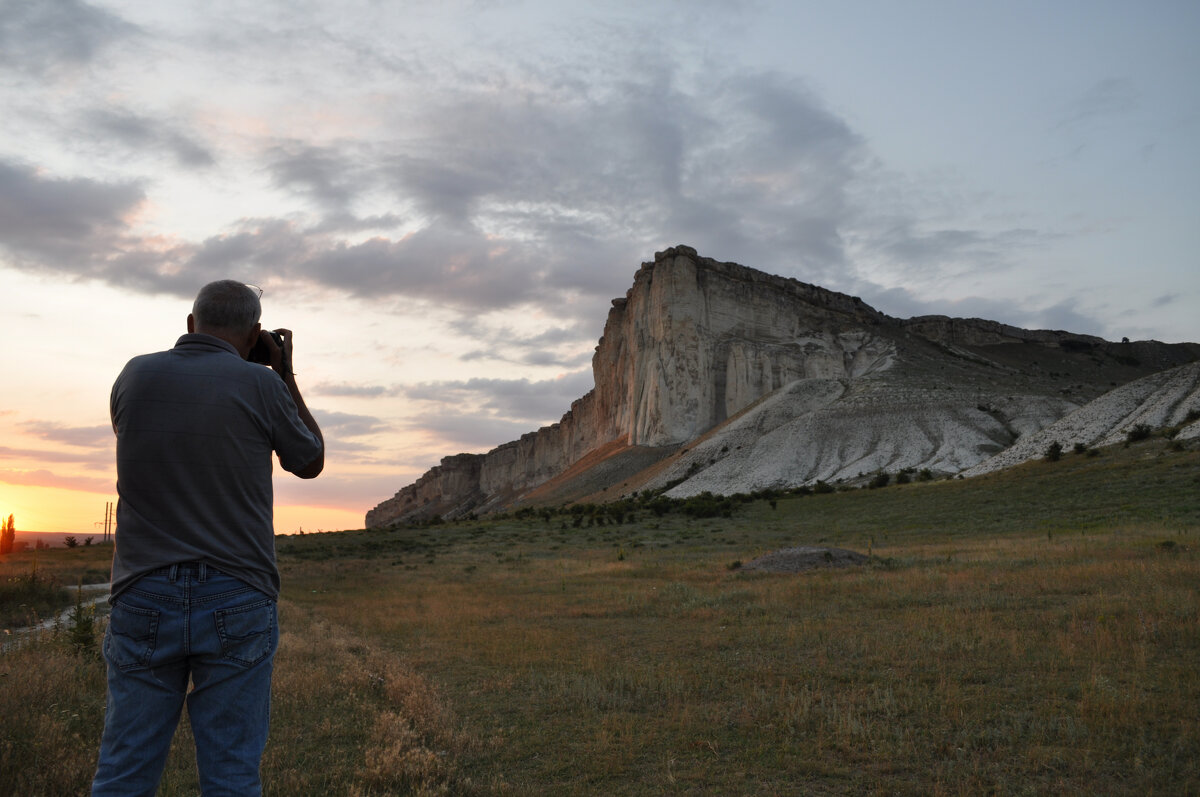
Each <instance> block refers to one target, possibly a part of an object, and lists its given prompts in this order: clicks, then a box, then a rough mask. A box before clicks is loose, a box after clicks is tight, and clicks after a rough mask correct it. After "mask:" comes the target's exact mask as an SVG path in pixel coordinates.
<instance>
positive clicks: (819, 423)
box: [366, 246, 1200, 528]
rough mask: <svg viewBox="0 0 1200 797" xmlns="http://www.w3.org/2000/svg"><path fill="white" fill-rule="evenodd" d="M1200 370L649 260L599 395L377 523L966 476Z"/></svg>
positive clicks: (752, 276)
mask: <svg viewBox="0 0 1200 797" xmlns="http://www.w3.org/2000/svg"><path fill="white" fill-rule="evenodd" d="M1198 357H1200V346H1195V345H1194V344H1178V345H1175V346H1169V345H1166V344H1161V343H1156V342H1153V341H1150V342H1142V343H1138V344H1113V343H1109V342H1107V341H1104V340H1103V339H1101V338H1097V337H1092V336H1086V335H1075V334H1071V333H1068V332H1059V331H1047V330H1024V329H1019V328H1016V327H1012V326H1008V325H1004V324H999V323H996V322H993V321H986V320H981V319H955V318H946V317H942V316H924V317H920V318H913V319H908V320H900V319H895V318H891V317H889V316H887V315H884V314H883V313H880V312H879V311H877V310H875V309H873V308H871V307H869V306H868V305H866V304H865V303H864V302H863V301H862V300H861V299H858V298H856V297H853V296H848V295H845V294H840V293H835V292H833V291H828V290H825V289H823V288H819V287H817V286H814V285H809V284H806V283H802V282H799V281H797V280H794V279H788V278H784V277H778V276H772V275H769V274H765V273H763V272H760V271H756V270H754V269H750V268H746V267H744V266H740V265H738V264H736V263H722V262H718V261H715V260H712V259H709V258H702V257H700V256H698V255H697V253H696V252H695V250H693V249H691V248H690V247H686V246H678V247H674V248H671V249H668V250H666V251H664V252H659V253H656V254H655V258H654V261H653V262H651V263H644V264H642V267H641V268H640V270H639V271H638V272H637V274H636V275H635V277H634V281H633V286H632V287H631V288H630V289H629V291H628V292H627V293H626V295H625V297H624V298H621V299H615V300H614V301H613V303H612V308H611V309H610V310H609V314H608V319H607V321H606V323H605V327H604V335H603V337H602V338H601V339H600V342H599V345H598V346H597V347H596V352H595V355H594V356H593V358H592V371H593V375H594V378H595V388H594V389H593V390H592V391H591V392H589V393H588V394H587V395H585V396H583V397H582V398H580V399H578V400H577V401H575V402H574V403H573V404H572V406H571V408H570V410H569V411H568V412H567V413H566V414H565V415H564V416H563V417H562V419H561V420H560V421H559V422H558V423H556V424H553V425H551V426H548V427H545V428H543V429H539V430H538V431H536V432H531V433H529V434H526V435H523V436H522V437H521V439H519V440H516V441H514V442H512V443H507V444H505V445H502V446H500V447H498V448H496V449H494V450H492V451H489V452H487V453H486V454H459V455H457V456H453V457H446V458H445V459H443V460H442V462H441V464H440V465H439V466H438V467H435V468H433V469H432V470H430V471H429V472H428V473H426V474H425V475H424V476H422V477H421V478H420V479H418V480H417V482H415V483H414V484H411V485H409V486H407V487H405V488H403V489H401V490H400V491H399V492H398V493H397V494H396V495H395V496H394V497H393V498H391V499H388V500H387V501H384V502H383V503H381V504H380V505H379V506H377V507H375V508H374V509H372V510H371V511H370V512H368V513H367V518H366V525H367V527H368V528H374V527H380V526H386V525H389V524H391V523H395V522H401V521H407V520H418V519H423V518H428V517H431V516H433V515H441V516H443V517H458V516H462V515H466V514H468V513H471V512H487V511H491V510H494V509H498V508H502V507H507V506H512V505H515V504H517V503H521V502H538V501H542V502H562V501H568V500H574V499H579V498H583V497H588V498H589V500H605V499H609V498H616V497H618V496H619V495H621V494H623V493H628V492H631V491H633V490H638V489H662V488H667V487H669V488H670V489H671V492H670V494H671V495H678V496H683V495H690V494H693V493H697V492H701V491H703V490H710V491H712V492H715V493H732V492H742V491H750V490H755V489H763V488H766V487H780V486H795V485H800V484H805V483H809V482H812V481H816V480H818V479H822V480H826V481H830V480H853V479H855V478H861V477H862V476H864V475H866V474H870V473H872V472H874V471H878V470H880V469H887V470H893V471H894V470H899V469H901V468H930V469H932V470H935V471H937V472H939V473H957V472H960V471H963V470H965V469H968V468H971V467H973V466H976V465H978V464H979V463H981V462H983V461H984V460H986V459H988V458H989V457H991V456H993V455H994V454H996V453H997V452H999V451H1002V450H1004V449H1007V448H1008V447H1009V446H1011V445H1012V444H1013V443H1014V442H1016V441H1017V440H1018V439H1021V438H1023V437H1025V436H1027V435H1030V434H1032V433H1035V432H1037V431H1038V430H1040V429H1042V428H1044V427H1046V426H1048V425H1049V424H1051V423H1053V422H1055V421H1057V420H1058V419H1059V418H1062V417H1063V416H1064V415H1066V414H1067V413H1069V412H1071V411H1072V410H1075V409H1076V408H1077V407H1079V406H1081V405H1082V404H1084V403H1086V402H1087V401H1090V400H1091V399H1094V398H1096V397H1097V396H1099V395H1100V394H1102V393H1103V392H1105V391H1106V390H1108V389H1109V388H1110V387H1111V386H1112V385H1114V384H1122V383H1124V382H1128V381H1130V380H1132V379H1136V378H1139V377H1142V376H1145V375H1147V374H1149V373H1152V372H1154V371H1157V370H1160V369H1161V368H1165V367H1169V366H1172V365H1178V364H1180V363H1184V362H1190V361H1192V360H1195V359H1197V358H1198Z"/></svg>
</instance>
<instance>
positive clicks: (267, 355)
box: [246, 329, 283, 365]
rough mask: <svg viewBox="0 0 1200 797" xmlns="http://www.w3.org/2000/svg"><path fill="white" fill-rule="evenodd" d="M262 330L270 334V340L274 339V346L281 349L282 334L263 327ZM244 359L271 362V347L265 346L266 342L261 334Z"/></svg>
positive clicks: (264, 363) (264, 362)
mask: <svg viewBox="0 0 1200 797" xmlns="http://www.w3.org/2000/svg"><path fill="white" fill-rule="evenodd" d="M263 332H266V333H267V334H268V335H270V336H271V340H273V341H275V345H276V346H278V347H279V348H281V349H282V348H283V335H280V334H279V333H278V332H276V331H274V330H272V329H264V330H263ZM246 359H247V360H249V361H250V362H252V363H262V364H263V365H270V364H271V349H270V348H268V347H267V344H266V342H265V341H264V340H263V338H262V336H261V335H260V336H259V338H258V341H257V342H256V343H255V344H254V348H252V349H251V350H250V355H249V356H248V357H247V358H246Z"/></svg>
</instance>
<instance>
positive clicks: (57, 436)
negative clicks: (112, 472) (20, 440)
mask: <svg viewBox="0 0 1200 797" xmlns="http://www.w3.org/2000/svg"><path fill="white" fill-rule="evenodd" d="M21 428H22V429H24V430H25V431H26V432H27V433H29V434H31V435H33V436H35V437H39V438H41V439H43V440H49V441H51V442H54V443H62V444H65V445H69V446H80V447H83V448H96V447H103V448H108V447H110V446H112V445H113V440H114V437H113V429H112V426H110V425H108V424H105V425H103V426H64V425H62V424H60V423H55V422H53V421H26V422H24V423H22V424H21Z"/></svg>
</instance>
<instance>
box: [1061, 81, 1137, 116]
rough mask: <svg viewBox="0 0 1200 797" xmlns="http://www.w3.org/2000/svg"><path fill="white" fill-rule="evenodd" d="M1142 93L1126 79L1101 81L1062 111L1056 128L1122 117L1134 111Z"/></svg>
mask: <svg viewBox="0 0 1200 797" xmlns="http://www.w3.org/2000/svg"><path fill="white" fill-rule="evenodd" d="M1140 104H1141V92H1139V91H1138V90H1137V88H1136V87H1135V86H1134V85H1133V83H1132V82H1130V81H1129V80H1127V79H1125V78H1113V77H1110V78H1104V79H1103V80H1099V81H1097V82H1096V83H1094V84H1092V85H1091V86H1089V87H1088V89H1087V90H1086V91H1085V92H1083V94H1081V95H1080V96H1079V97H1077V98H1076V99H1075V100H1074V101H1072V102H1071V103H1069V104H1068V105H1067V106H1066V108H1064V109H1063V112H1062V117H1061V119H1060V120H1059V122H1058V125H1057V126H1058V127H1059V128H1064V127H1075V126H1077V125H1081V124H1086V123H1090V122H1092V121H1095V120H1097V119H1102V118H1105V117H1111V116H1122V115H1125V114H1128V113H1131V112H1133V111H1136V110H1137V109H1138V107H1139V105H1140Z"/></svg>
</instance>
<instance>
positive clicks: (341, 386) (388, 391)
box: [310, 382, 404, 398]
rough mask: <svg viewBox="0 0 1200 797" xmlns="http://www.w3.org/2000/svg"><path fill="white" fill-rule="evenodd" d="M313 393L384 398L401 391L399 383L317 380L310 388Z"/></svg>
mask: <svg viewBox="0 0 1200 797" xmlns="http://www.w3.org/2000/svg"><path fill="white" fill-rule="evenodd" d="M310 390H311V391H312V393H313V394H314V395H318V396H331V397H333V396H338V397H350V398H386V397H389V396H395V395H398V394H400V393H401V392H403V390H404V389H403V388H402V387H401V386H399V385H390V386H388V385H366V384H352V383H350V382H318V383H317V384H315V385H313V386H312V388H310Z"/></svg>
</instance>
